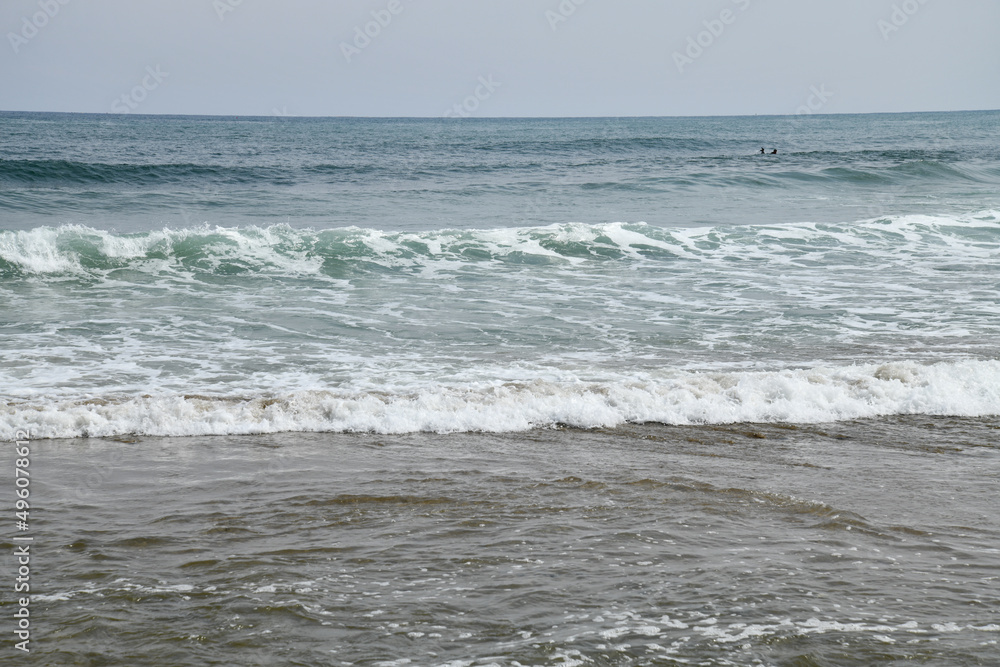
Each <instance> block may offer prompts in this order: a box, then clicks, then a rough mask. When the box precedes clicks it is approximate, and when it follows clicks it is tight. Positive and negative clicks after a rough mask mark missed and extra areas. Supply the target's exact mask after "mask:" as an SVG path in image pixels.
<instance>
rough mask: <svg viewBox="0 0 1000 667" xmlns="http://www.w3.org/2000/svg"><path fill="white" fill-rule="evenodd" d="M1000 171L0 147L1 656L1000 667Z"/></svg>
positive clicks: (614, 131) (885, 122)
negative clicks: (20, 588) (27, 555)
mask: <svg viewBox="0 0 1000 667" xmlns="http://www.w3.org/2000/svg"><path fill="white" fill-rule="evenodd" d="M998 137H1000V112H954V113H922V114H881V115H838V116H822V115H816V116H782V117H773V116H768V117H763V116H761V117H736V118H729V117H727V118H620V119H615V118H601V119H473V118H469V119H454V120H453V119H356V118H295V117H286V116H275V117H269V118H264V117H249V118H243V117H240V118H235V117H224V118H223V117H188V116H184V117H180V116H178V117H169V116H112V115H100V114H95V115H86V114H44V113H13V112H5V113H0V440H3V441H5V442H8V443H10V446H9V447H6V448H5V449H4V451H5V453H6V459H5V468H4V469H6V470H8V475H7V477H8V479H7V481H5V482H3V483H2V484H0V490H2V493H0V498H2V499H3V505H2V506H5V507H8V508H9V512H10V516H9V520H10V521H11V524H10V525H11V528H10V529H9V530H8V531H5V534H6V537H0V541H3V542H4V544H3V545H2V553H3V554H6V556H4V557H0V564H3V565H4V567H3V568H2V572H3V573H5V574H0V576H5V577H7V579H8V581H9V585H10V586H11V589H8V590H12V589H13V586H14V581H15V577H16V576H17V573H18V571H19V570H18V561H17V555H16V554H17V553H23V552H19V551H17V550H18V549H20V548H22V547H24V545H25V544H27V543H29V542H30V551H31V556H32V558H31V563H30V568H31V579H30V600H29V601H28V602H27V603H24V602H23V601H20V600H19V599H18V598H17V597H16V596H15V595H13V594H11V593H8V595H6V596H4V597H3V599H2V600H0V604H2V606H0V613H3V614H4V615H5V616H6V620H5V621H4V625H5V626H7V627H9V628H11V629H12V630H11V632H10V633H9V634H8V635H7V637H5V638H4V645H3V646H2V647H0V652H3V653H5V654H6V655H8V656H14V657H17V656H22V655H24V656H25V657H27V656H26V655H25V654H23V652H22V651H23V649H24V648H28V649H30V652H31V653H33V654H35V655H34V656H31V659H32V660H33V661H36V662H37V664H46V665H49V664H50V665H103V664H128V665H168V664H169V665H177V666H186V665H257V664H260V665H277V664H282V665H286V664H287V665H400V666H401V665H449V666H451V667H459V666H462V667H471V666H484V665H492V664H496V665H505V666H506V665H541V664H551V665H650V664H658V665H661V664H662V665H674V664H677V665H680V664H698V665H799V666H809V665H871V664H897V663H898V664H903V663H904V662H905V663H907V664H912V663H914V662H919V663H920V664H925V665H955V664H963V665H997V664H1000V659H998V658H997V655H1000V650H998V646H997V641H998V639H1000V612H998V609H1000V576H998V574H997V573H998V572H1000V518H998V515H1000V511H998V510H1000V500H998V498H1000V496H998V491H1000V487H998V484H1000V266H998V260H1000V142H998ZM762 148H763V149H764V154H762V153H761V149H762ZM773 150H777V151H778V152H777V154H773V155H772V154H771V152H772V151H773ZM14 442H20V443H22V444H20V445H15V444H14ZM23 443H28V444H23ZM29 450H30V452H29V454H28V456H25V454H24V452H25V451H29ZM28 459H30V462H29V461H28ZM18 470H21V471H23V472H20V473H19V472H17V471H18ZM29 472H30V477H29V475H28V473H29ZM16 475H23V479H22V482H23V480H29V482H30V496H25V495H23V494H20V493H19V490H20V489H28V488H29V485H28V484H24V483H22V482H17V478H16ZM16 482H17V483H16ZM16 492H18V493H16ZM18 498H20V499H21V500H25V501H26V502H25V503H22V505H17V506H16V505H15V503H16V501H17V500H18ZM28 501H30V507H28V506H27V505H28V504H29V503H28ZM15 509H18V510H22V511H24V512H28V511H30V521H27V520H26V519H29V517H28V515H27V514H25V515H24V516H18V517H17V518H16V519H15ZM15 520H16V521H18V522H21V521H22V520H25V521H24V522H23V527H22V526H21V524H20V523H17V524H15ZM29 537H30V538H31V539H30V540H26V539H20V538H29ZM3 585H4V586H7V585H8V583H4V584H3ZM20 609H28V610H30V638H29V639H28V641H30V644H27V645H23V644H22V646H21V648H20V649H19V648H17V647H16V646H15V644H16V643H17V642H21V641H24V639H25V637H24V636H23V635H22V636H19V635H17V633H16V632H15V631H16V630H17V627H18V625H17V624H18V623H19V622H20V619H19V618H18V617H16V616H15V614H16V612H17V611H18V610H20ZM22 618H23V617H22ZM21 628H22V630H23V628H24V626H23V624H22V625H21ZM23 631H24V632H28V630H23Z"/></svg>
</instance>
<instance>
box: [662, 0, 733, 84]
mask: <svg viewBox="0 0 1000 667" xmlns="http://www.w3.org/2000/svg"><path fill="white" fill-rule="evenodd" d="M732 2H733V4H734V5H736V6H737V7H738V8H739V10H740V11H741V12H745V11H746V10H747V9H749V8H750V0H732ZM738 17H739V14H737V13H736V12H734V11H733V10H732V9H723V10H722V11H721V12H719V16H718V18H714V19H709V20H706V21H702V25H704V26H705V29H704V30H702V31H701V32H699V33H698V34H697V35H693V36H692V35H688V38H687V41H688V43H687V47H686V48H685V49H684V50H683V51H674V64H675V65H676V66H677V71H678V72H679V73H681V74H683V73H684V68H685V67H687V66H688V65H693V64H694V61H696V60H698V58H701V57H702V56H703V55H704V54H705V51H706V50H708V49H709V48H711V47H712V45H713V44H715V42H716V40H718V39H719V38H720V37H722V34H723V33H724V32H726V27H727V26H731V25H733V24H734V23H736V19H737V18H738Z"/></svg>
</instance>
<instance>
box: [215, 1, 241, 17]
mask: <svg viewBox="0 0 1000 667" xmlns="http://www.w3.org/2000/svg"><path fill="white" fill-rule="evenodd" d="M242 4H243V0H212V9H214V10H215V13H216V14H217V15H218V16H219V21H220V22H221V21H225V20H226V14H228V13H229V12H235V11H236V8H237V7H239V6H240V5H242Z"/></svg>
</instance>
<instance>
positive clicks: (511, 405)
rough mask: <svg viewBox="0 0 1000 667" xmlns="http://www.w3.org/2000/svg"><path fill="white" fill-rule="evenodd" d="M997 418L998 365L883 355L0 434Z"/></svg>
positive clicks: (173, 406)
mask: <svg viewBox="0 0 1000 667" xmlns="http://www.w3.org/2000/svg"><path fill="white" fill-rule="evenodd" d="M906 414H923V415H950V416H964V417H980V416H989V415H1000V361H996V360H984V361H972V360H970V361H958V362H941V363H936V364H929V365H923V364H918V363H914V362H893V363H885V364H867V365H856V366H842V367H825V366H818V367H813V368H805V369H795V370H782V371H771V372H762V371H741V372H714V373H699V372H682V371H678V372H676V373H673V374H671V375H670V376H669V377H665V378H662V379H657V380H650V379H636V378H631V377H622V378H620V379H617V380H615V379H609V380H606V381H602V382H573V381H549V380H537V381H534V382H521V383H511V382H508V383H495V384H485V383H471V384H467V385H458V386H452V385H441V384H432V385H428V386H423V387H409V388H388V387H386V388H383V389H380V390H377V391H360V392H338V391H332V390H330V391H328V390H315V389H313V390H304V391H297V392H290V393H287V394H284V395H277V396H258V397H246V398H226V397H211V396H190V395H189V396H183V395H156V396H135V397H129V396H119V397H111V398H104V399H89V400H80V401H73V400H66V399H65V398H63V399H56V398H53V399H44V398H41V397H36V398H29V399H26V400H24V401H18V402H11V403H8V404H6V405H0V439H4V440H10V439H13V438H14V437H15V433H17V432H19V431H29V432H30V434H31V437H32V438H74V437H87V436H91V437H94V436H115V435H124V434H144V435H158V436H187V435H222V434H253V433H275V432H283V431H325V432H350V431H359V432H373V433H387V434H388V433H413V432H439V433H446V432H472V431H484V432H511V431H525V430H529V429H532V428H539V427H550V426H554V425H560V424H565V425H569V426H574V427H581V428H596V427H608V426H616V425H619V424H622V423H625V422H660V423H665V424H721V423H735V422H772V423H773V422H779V423H780V422H787V423H821V422H832V421H840V420H850V419H864V418H872V417H881V416H888V415H906Z"/></svg>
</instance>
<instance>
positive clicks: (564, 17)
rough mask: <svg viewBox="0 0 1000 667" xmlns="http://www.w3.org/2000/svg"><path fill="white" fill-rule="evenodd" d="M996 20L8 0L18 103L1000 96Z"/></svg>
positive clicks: (739, 7)
mask: <svg viewBox="0 0 1000 667" xmlns="http://www.w3.org/2000/svg"><path fill="white" fill-rule="evenodd" d="M998 28H1000V1H998V0H694V1H686V2H682V1H679V0H678V1H667V0H356V1H352V2H347V1H336V0H282V1H281V2H278V0H142V1H137V0H3V3H2V6H0V29H2V31H3V34H4V40H3V44H0V54H2V55H0V109H2V110H25V111H83V112H112V113H113V112H125V111H127V112H132V113H150V114H158V113H174V114H234V115H273V114H276V113H281V114H288V115H301V116H443V115H445V114H446V113H448V112H450V113H452V114H453V115H465V114H467V115H472V116H630V115H642V116H673V115H727V114H792V113H796V111H799V110H802V108H803V107H811V110H812V111H815V112H819V113H849V112H882V111H933V110H957V109H997V108H1000V85H998V83H1000V40H998V39H997V30H998ZM456 105H457V107H456Z"/></svg>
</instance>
